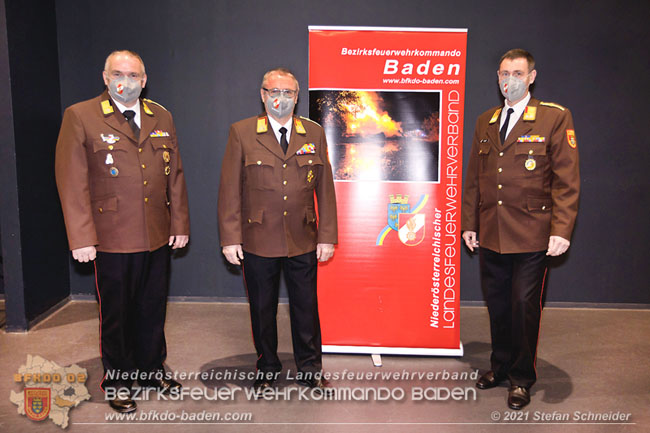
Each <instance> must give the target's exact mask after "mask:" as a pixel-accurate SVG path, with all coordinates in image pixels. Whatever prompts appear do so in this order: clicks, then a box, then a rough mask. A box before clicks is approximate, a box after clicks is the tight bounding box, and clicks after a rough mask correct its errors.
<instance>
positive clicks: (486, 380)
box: [476, 370, 505, 389]
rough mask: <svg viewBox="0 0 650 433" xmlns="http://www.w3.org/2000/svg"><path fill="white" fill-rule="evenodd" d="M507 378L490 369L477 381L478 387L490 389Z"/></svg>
mask: <svg viewBox="0 0 650 433" xmlns="http://www.w3.org/2000/svg"><path fill="white" fill-rule="evenodd" d="M504 380H505V377H502V376H497V375H496V374H495V373H494V371H492V370H490V371H488V372H487V373H485V374H484V375H483V376H481V377H480V378H479V379H478V380H477V381H476V387H477V388H478V389H490V388H494V387H495V386H497V385H499V384H500V383H501V382H503V381H504Z"/></svg>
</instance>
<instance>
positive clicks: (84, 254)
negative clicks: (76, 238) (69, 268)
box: [72, 246, 97, 263]
mask: <svg viewBox="0 0 650 433" xmlns="http://www.w3.org/2000/svg"><path fill="white" fill-rule="evenodd" d="M72 257H73V258H74V259H75V260H76V261H78V262H79V263H87V262H92V261H93V260H95V257H97V250H96V249H95V247H94V246H90V247H83V248H77V249H75V250H72Z"/></svg>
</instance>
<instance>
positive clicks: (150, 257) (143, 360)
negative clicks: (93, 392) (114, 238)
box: [95, 245, 169, 389]
mask: <svg viewBox="0 0 650 433" xmlns="http://www.w3.org/2000/svg"><path fill="white" fill-rule="evenodd" d="M95 276H96V281H97V295H98V297H99V314H100V315H99V318H100V345H101V355H102V364H103V365H104V379H103V380H102V383H101V384H100V386H101V387H102V389H105V388H106V387H116V388H119V387H127V388H130V387H131V385H132V383H133V380H132V379H130V378H126V379H124V378H121V377H120V378H117V379H116V378H115V377H114V374H115V373H118V372H121V373H124V372H126V373H133V372H136V371H137V372H140V373H141V372H145V373H150V372H156V371H159V370H162V368H163V362H164V361H165V358H166V356H167V346H166V343H165V331H164V326H165V315H166V310H167V292H168V279H169V247H168V246H167V245H165V246H163V247H161V248H159V249H157V250H155V251H152V252H149V251H145V252H139V253H104V252H98V253H97V259H96V260H95Z"/></svg>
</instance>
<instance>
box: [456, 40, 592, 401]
mask: <svg viewBox="0 0 650 433" xmlns="http://www.w3.org/2000/svg"><path fill="white" fill-rule="evenodd" d="M534 68H535V61H534V59H533V56H532V55H531V54H530V53H528V52H527V51H524V50H521V49H514V50H510V51H508V52H507V53H505V54H504V55H503V57H502V58H501V62H500V65H499V70H498V71H497V74H498V77H499V87H500V89H501V92H502V94H503V96H504V98H505V100H506V101H505V105H504V106H503V107H494V108H491V109H490V110H488V111H486V112H485V113H483V114H482V115H481V116H479V118H478V120H477V122H476V129H475V132H474V139H473V142H472V150H471V153H470V160H469V165H468V167H467V175H466V179H465V191H464V196H463V205H462V221H461V230H462V231H463V240H464V241H465V244H466V245H467V247H468V248H469V249H470V250H471V251H474V248H477V247H478V244H479V243H478V237H477V236H478V235H480V241H481V246H480V248H479V256H480V267H481V284H482V286H483V292H484V294H485V297H486V302H487V306H488V311H489V314H490V330H491V335H492V356H491V365H492V368H491V370H490V371H488V372H487V373H485V374H484V375H483V376H482V377H481V378H480V379H479V380H478V382H477V384H476V386H477V387H478V388H480V389H488V388H493V387H495V386H497V385H498V384H499V383H500V382H502V381H503V380H505V379H509V380H510V385H511V387H510V390H509V393H508V406H509V407H510V408H512V409H521V408H522V407H524V406H526V405H527V404H528V403H529V402H530V392H529V389H530V387H531V386H532V385H533V384H534V383H535V380H536V379H537V373H536V371H535V360H536V355H537V340H538V334H539V324H540V319H541V309H542V305H541V302H542V290H543V287H544V279H545V276H546V266H547V256H559V255H560V254H563V253H564V252H565V251H566V250H567V248H568V247H569V240H570V239H571V233H572V231H573V226H574V223H575V219H576V215H577V213H578V196H579V191H580V175H579V170H578V149H577V141H576V135H575V131H574V128H573V119H572V117H571V113H570V112H569V110H568V109H567V108H564V107H562V106H560V105H557V104H554V103H549V102H541V101H539V100H537V99H535V98H532V97H531V96H530V93H529V92H528V88H529V86H530V85H531V84H532V83H533V82H534V81H535V77H536V75H537V71H535V69H534Z"/></svg>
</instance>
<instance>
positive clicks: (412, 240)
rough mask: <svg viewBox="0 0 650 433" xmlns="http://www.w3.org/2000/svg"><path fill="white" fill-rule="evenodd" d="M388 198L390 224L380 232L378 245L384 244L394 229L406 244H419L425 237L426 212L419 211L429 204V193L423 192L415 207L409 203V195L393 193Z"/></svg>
mask: <svg viewBox="0 0 650 433" xmlns="http://www.w3.org/2000/svg"><path fill="white" fill-rule="evenodd" d="M388 198H389V200H390V202H389V203H388V225H387V226H386V227H384V228H383V229H382V230H381V232H379V236H377V243H376V245H383V244H384V240H385V239H386V236H388V234H389V233H390V232H391V231H393V230H394V231H396V232H397V233H398V238H399V240H400V241H401V242H402V243H403V244H404V245H407V246H410V247H412V246H415V245H418V244H419V243H420V242H422V240H423V239H424V222H425V217H424V214H423V213H419V212H420V211H421V210H422V209H423V208H424V206H425V205H426V204H427V201H428V200H429V195H428V194H422V195H421V196H420V200H419V201H418V202H417V204H416V205H415V206H414V207H413V208H411V205H409V203H408V201H409V196H408V195H401V194H397V195H393V194H391V195H390V196H389V197H388Z"/></svg>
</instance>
